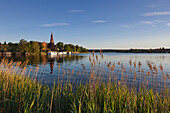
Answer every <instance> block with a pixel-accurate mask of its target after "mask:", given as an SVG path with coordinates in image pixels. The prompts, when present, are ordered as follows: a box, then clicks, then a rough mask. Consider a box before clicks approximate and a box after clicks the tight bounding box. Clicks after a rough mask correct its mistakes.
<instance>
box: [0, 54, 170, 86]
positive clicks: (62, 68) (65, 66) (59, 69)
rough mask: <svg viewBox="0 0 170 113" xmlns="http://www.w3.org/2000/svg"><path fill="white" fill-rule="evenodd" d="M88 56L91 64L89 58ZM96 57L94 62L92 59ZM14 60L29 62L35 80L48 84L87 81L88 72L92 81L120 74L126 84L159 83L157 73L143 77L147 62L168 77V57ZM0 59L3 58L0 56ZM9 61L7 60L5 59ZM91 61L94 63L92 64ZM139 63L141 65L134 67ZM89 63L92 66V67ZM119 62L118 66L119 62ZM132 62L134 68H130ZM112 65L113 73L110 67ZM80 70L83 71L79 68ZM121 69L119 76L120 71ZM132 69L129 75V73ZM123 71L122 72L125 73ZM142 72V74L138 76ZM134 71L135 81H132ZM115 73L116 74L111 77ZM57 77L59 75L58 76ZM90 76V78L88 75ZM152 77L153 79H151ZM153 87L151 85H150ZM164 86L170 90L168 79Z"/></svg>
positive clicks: (169, 68)
mask: <svg viewBox="0 0 170 113" xmlns="http://www.w3.org/2000/svg"><path fill="white" fill-rule="evenodd" d="M90 55H91V62H90V60H89V56H90ZM96 55H97V57H98V58H97V59H98V60H97V59H96ZM12 58H13V60H14V61H22V62H24V61H26V60H27V59H28V60H29V63H28V70H29V69H31V68H37V67H39V69H38V70H39V71H38V74H37V76H38V77H37V78H39V79H40V80H41V81H42V82H43V83H47V84H52V83H53V81H54V80H55V81H64V80H65V81H67V80H70V81H81V82H84V81H87V80H88V79H89V78H90V73H91V74H92V75H93V78H97V77H99V76H100V79H102V81H107V80H108V79H109V76H110V78H112V79H114V78H116V76H117V79H118V80H121V77H122V75H123V76H124V77H125V78H126V83H127V84H130V83H132V81H136V82H138V83H140V81H145V82H146V80H148V81H149V83H148V84H151V82H153V81H156V82H157V83H161V78H162V79H163V75H161V71H160V70H159V71H158V75H156V74H153V75H150V76H147V72H148V71H150V69H149V67H148V65H147V62H148V61H149V62H150V63H151V64H152V65H153V66H154V65H155V66H156V67H157V68H158V69H159V66H160V64H162V65H163V68H164V73H165V76H166V75H167V74H169V75H170V54H151V53H150V54H143V53H142V54H134V53H103V58H102V57H101V56H100V54H99V53H95V56H94V58H93V55H92V54H90V53H89V54H77V55H64V56H58V57H55V58H51V57H49V56H41V55H40V56H30V57H21V56H20V57H16V56H13V57H12ZM0 59H3V58H2V57H0ZM9 59H11V57H9ZM93 59H94V61H95V63H94V62H93ZM130 60H132V63H133V65H132V66H130V64H129V61H130ZM139 61H140V62H141V63H142V66H141V68H140V70H141V71H140V72H139V68H138V63H139ZM92 62H93V64H92ZM118 62H120V65H119V63H118ZM135 62H136V64H137V67H136V68H134V63H135ZM114 63H115V68H114V71H113V70H111V67H112V66H113V64H114ZM82 64H83V65H84V68H83V65H82ZM122 67H123V73H121V72H122ZM130 69H132V72H131V71H130ZM125 70H126V72H125ZM142 70H143V71H144V72H145V73H142ZM134 71H135V72H136V75H137V78H136V79H135V78H134ZM115 74H116V75H115ZM58 75H59V76H58ZM92 75H91V76H92ZM154 76H156V77H154ZM145 79H146V80H145ZM141 83H142V82H141ZM152 84H153V83H152ZM166 85H167V86H168V88H170V86H169V85H170V80H169V79H168V78H167V76H166Z"/></svg>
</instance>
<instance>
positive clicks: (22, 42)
mask: <svg viewBox="0 0 170 113" xmlns="http://www.w3.org/2000/svg"><path fill="white" fill-rule="evenodd" d="M27 45H28V42H27V41H26V40H24V39H21V40H20V41H19V43H18V48H17V51H19V52H26V51H28V48H27V47H26V46H27Z"/></svg>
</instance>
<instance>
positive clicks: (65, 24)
mask: <svg viewBox="0 0 170 113" xmlns="http://www.w3.org/2000/svg"><path fill="white" fill-rule="evenodd" d="M68 25H69V24H68V23H52V24H43V25H41V26H42V27H52V26H68Z"/></svg>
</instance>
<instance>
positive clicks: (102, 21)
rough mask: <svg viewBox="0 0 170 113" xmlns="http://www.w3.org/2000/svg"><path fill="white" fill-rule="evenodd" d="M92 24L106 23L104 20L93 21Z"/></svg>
mask: <svg viewBox="0 0 170 113" xmlns="http://www.w3.org/2000/svg"><path fill="white" fill-rule="evenodd" d="M92 22H93V23H105V22H107V21H105V20H94V21H92Z"/></svg>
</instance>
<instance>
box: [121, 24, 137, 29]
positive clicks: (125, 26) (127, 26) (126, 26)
mask: <svg viewBox="0 0 170 113" xmlns="http://www.w3.org/2000/svg"><path fill="white" fill-rule="evenodd" d="M122 27H124V28H130V29H131V28H135V27H134V26H132V25H122Z"/></svg>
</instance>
